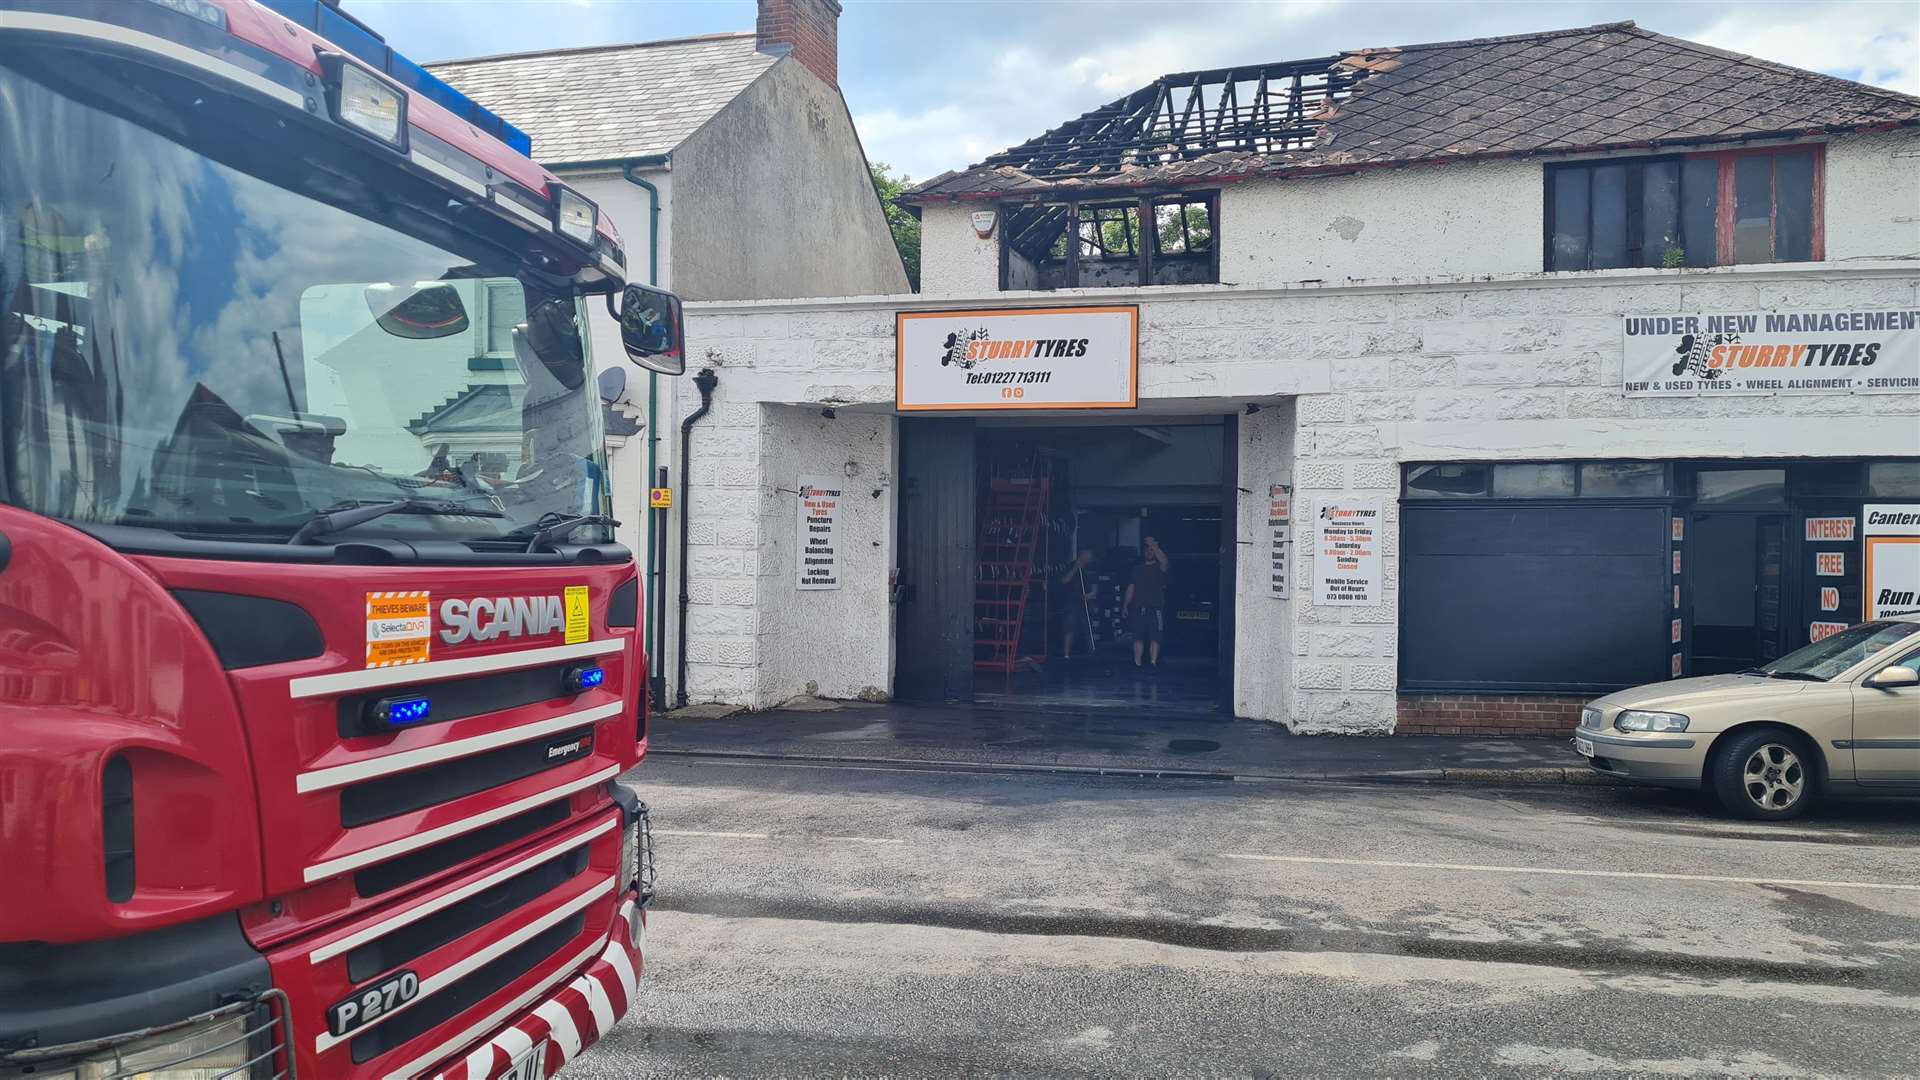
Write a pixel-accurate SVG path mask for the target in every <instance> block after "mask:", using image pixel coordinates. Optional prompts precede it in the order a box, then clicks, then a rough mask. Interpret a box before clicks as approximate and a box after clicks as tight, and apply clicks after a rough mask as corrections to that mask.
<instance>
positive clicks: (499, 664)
mask: <svg viewBox="0 0 1920 1080" xmlns="http://www.w3.org/2000/svg"><path fill="white" fill-rule="evenodd" d="M626 647H627V641H626V639H625V638H603V639H601V640H599V641H582V642H580V643H579V644H576V645H553V646H549V647H547V648H544V649H522V650H520V651H519V652H508V653H494V654H493V655H491V656H463V657H461V658H460V659H458V660H429V661H427V662H426V663H424V664H403V665H401V666H399V667H391V668H365V669H362V670H356V671H336V672H333V673H332V674H330V675H305V676H302V677H300V678H297V679H289V680H288V681H287V693H288V695H289V696H291V697H294V698H310V697H321V696H324V695H327V694H346V693H351V692H353V691H355V690H373V689H377V688H379V687H382V686H404V685H408V684H411V683H420V682H427V681H428V680H431V679H446V678H452V677H453V676H456V675H474V674H478V673H480V672H483V671H510V670H512V669H514V668H523V667H532V666H534V665H535V664H550V663H553V662H554V661H556V660H578V659H580V658H582V657H587V656H604V655H606V654H607V653H616V652H620V651H621V650H622V649H625V648H626Z"/></svg>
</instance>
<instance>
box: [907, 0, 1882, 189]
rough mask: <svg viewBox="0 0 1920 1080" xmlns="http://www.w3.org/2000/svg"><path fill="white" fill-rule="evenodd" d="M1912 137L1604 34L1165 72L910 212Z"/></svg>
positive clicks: (1756, 70)
mask: <svg viewBox="0 0 1920 1080" xmlns="http://www.w3.org/2000/svg"><path fill="white" fill-rule="evenodd" d="M1912 126H1920V98H1915V97H1913V96H1912V95H1908V94H1902V93H1899V92H1897V91H1893V90H1886V89H1882V88H1880V87H1875V86H1866V85H1863V84H1861V83H1857V82H1850V81H1848V80H1845V79H1840V78H1835V77H1834V76H1831V75H1822V74H1818V73H1816V72H1811V71H1802V70H1800V69H1798V68H1791V67H1787V66H1786V65H1784V64H1776V63H1772V62H1770V61H1766V60H1759V59H1755V58H1754V57H1751V56H1743V55H1741V54H1739V53H1730V52H1727V51H1725V50H1722V49H1715V48H1712V47H1710V46H1707V45H1702V44H1700V43H1698V42H1693V41H1686V40H1684V39H1681V38H1674V37H1667V36H1666V35H1664V34H1656V33H1654V32H1652V31H1650V30H1643V29H1641V28H1640V27H1637V26H1635V25H1634V24H1633V23H1631V22H1620V23H1603V24H1601V25H1598V26H1585V27H1575V28H1572V29H1567V30H1544V31H1538V32H1535V33H1530V34H1516V35H1512V36H1509V37H1496V38H1473V39H1469V40H1465V41H1438V42H1430V43H1426V44H1417V45H1402V46H1399V47H1396V48H1366V49H1351V50H1347V51H1344V52H1341V53H1339V54H1337V55H1334V56H1323V57H1318V58H1315V59H1312V60H1295V61H1291V62H1288V63H1279V64H1259V65H1252V66H1247V67H1236V68H1220V69H1217V70H1213V71H1197V72H1185V73H1182V74H1178V75H1168V76H1165V77H1163V78H1161V79H1158V80H1156V81H1155V82H1153V83H1152V84H1151V85H1149V86H1145V87H1142V88H1141V89H1139V90H1137V91H1135V92H1134V93H1132V94H1129V95H1127V96H1126V97H1124V98H1121V99H1120V100H1119V101H1115V102H1112V103H1110V104H1108V105H1104V106H1102V107H1100V108H1098V109H1095V110H1094V111H1092V112H1090V113H1088V114H1086V115H1085V116H1082V117H1080V118H1079V119H1077V120H1072V121H1069V122H1068V123H1066V124H1063V125H1061V126H1060V127H1058V128H1055V129H1054V130H1052V131H1049V132H1047V133H1046V134H1045V135H1042V136H1041V137H1039V138H1037V139H1034V140H1032V141H1030V142H1026V143H1022V144H1021V145H1019V146H1016V147H1014V148H1012V149H1011V150H1007V151H1004V152H1002V153H998V154H995V155H993V156H992V157H990V158H988V159H986V160H985V161H984V162H981V163H980V164H978V165H975V166H973V167H971V168H969V169H965V170H962V171H959V172H949V173H943V174H941V175H939V176H935V177H932V178H931V179H928V180H926V181H924V182H923V183H921V184H919V185H917V186H916V187H914V188H913V189H911V190H910V191H908V192H907V193H906V194H905V195H904V196H903V201H905V202H908V203H914V204H924V203H929V202H932V201H934V200H937V199H955V200H958V199H1001V200H1008V201H1015V200H1029V199H1032V200H1039V199H1053V200H1060V199H1077V198H1084V197H1101V198H1107V197H1114V196H1117V195H1119V194H1121V193H1122V192H1123V191H1124V190H1125V189H1142V188H1144V189H1149V190H1159V191H1169V190H1175V189H1180V188H1190V187H1194V186H1198V185H1210V186H1211V185H1219V184H1224V183H1231V182H1235V181H1240V180H1248V179H1254V178H1259V177H1273V178H1284V177H1294V176H1308V175H1314V174H1322V175H1324V174H1327V173H1330V172H1352V171H1355V170H1358V169H1368V168H1377V167H1394V166H1401V165H1410V164H1413V163H1416V162H1425V163H1434V162H1455V161H1472V160H1485V159H1489V158H1514V157H1531V156H1538V155H1564V154H1570V153H1588V152H1595V151H1605V150H1613V149H1627V148H1637V149H1645V148H1648V147H1663V148H1674V147H1685V146H1708V145H1714V144H1729V143H1742V142H1749V141H1753V140H1759V139H1777V138H1801V137H1806V136H1821V135H1828V134H1841V133H1848V132H1865V131H1881V130H1887V129H1891V128H1899V127H1912Z"/></svg>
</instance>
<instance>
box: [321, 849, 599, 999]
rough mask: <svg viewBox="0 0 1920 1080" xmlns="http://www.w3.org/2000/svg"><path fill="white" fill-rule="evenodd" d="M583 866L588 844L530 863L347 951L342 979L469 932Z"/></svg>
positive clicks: (369, 974)
mask: <svg viewBox="0 0 1920 1080" xmlns="http://www.w3.org/2000/svg"><path fill="white" fill-rule="evenodd" d="M586 868H587V848H586V845H584V844H583V845H581V846H580V847H578V848H575V849H574V850H572V851H568V852H563V853H561V854H559V855H556V856H554V857H553V858H551V859H548V860H547V861H546V862H543V863H541V864H540V865H538V866H534V867H531V868H529V869H527V870H525V871H522V872H521V873H519V874H516V875H514V876H513V877H510V878H508V879H507V880H505V881H503V882H501V883H500V884H498V885H495V886H493V887H492V888H490V889H486V890H484V891H482V892H479V893H475V894H474V895H472V896H470V897H468V898H466V899H465V900H462V901H460V902H459V903H457V904H454V905H453V906H452V907H449V908H446V909H444V910H441V911H438V912H435V913H434V914H432V915H429V916H427V917H426V918H424V919H420V920H419V921H417V922H413V923H409V924H408V925H406V926H403V927H401V928H400V929H398V930H395V931H394V932H392V933H390V934H386V935H384V936H382V937H380V938H378V939H376V940H374V941H370V942H368V943H367V944H365V945H362V946H360V947H359V948H357V949H354V950H353V951H352V952H349V953H348V954H347V979H348V981H350V982H353V983H356V984H357V983H363V982H366V981H367V980H368V979H371V978H373V977H374V976H375V975H378V974H380V973H381V972H383V971H391V970H392V969H394V968H397V967H399V966H400V965H402V964H405V963H407V962H408V961H410V960H413V959H415V958H417V957H420V956H424V955H426V954H427V953H430V952H432V951H433V950H435V949H437V948H439V947H440V946H442V945H445V944H447V943H448V942H450V941H455V940H457V939H459V938H462V937H465V936H466V935H468V934H471V933H473V932H474V931H475V930H478V929H480V928H481V927H483V926H485V925H487V924H488V923H491V922H494V921H495V920H498V919H500V918H502V917H504V916H506V915H508V914H511V913H512V912H514V911H517V910H519V909H520V908H521V907H524V906H525V905H527V904H529V903H532V902H533V901H534V900H536V899H538V898H539V897H542V896H545V895H546V894H547V893H550V892H552V891H553V890H554V889H556V888H558V887H560V885H562V884H564V883H565V882H567V881H570V880H572V879H573V878H576V877H578V876H579V875H580V874H581V873H582V872H584V871H585V870H586Z"/></svg>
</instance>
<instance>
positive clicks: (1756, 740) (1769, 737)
mask: <svg viewBox="0 0 1920 1080" xmlns="http://www.w3.org/2000/svg"><path fill="white" fill-rule="evenodd" d="M1813 770H1814V766H1813V762H1812V759H1811V757H1810V755H1809V752H1808V750H1807V746H1806V742H1805V740H1803V739H1801V738H1800V736H1798V735H1796V734H1794V733H1792V732H1790V731H1788V730H1786V729H1784V728H1757V729H1755V730H1753V731H1744V732H1741V733H1740V734H1738V735H1735V736H1734V737H1733V738H1731V739H1728V740H1727V741H1726V742H1724V743H1722V744H1721V745H1719V746H1716V747H1714V748H1713V760H1712V763H1711V764H1710V765H1709V766H1708V767H1707V777H1708V780H1709V781H1710V782H1711V784H1712V785H1713V791H1714V794H1715V795H1717V796H1719V798H1720V805H1721V806H1722V807H1724V808H1726V810H1727V812H1728V813H1730V814H1733V815H1735V816H1737V817H1743V818H1749V819H1751V820H1754V821H1786V820H1787V819H1789V818H1796V817H1799V816H1800V815H1801V814H1804V813H1806V812H1807V808H1808V807H1810V806H1812V805H1813V803H1814V800H1815V798H1816V795H1817V792H1816V784H1815V780H1814V772H1813Z"/></svg>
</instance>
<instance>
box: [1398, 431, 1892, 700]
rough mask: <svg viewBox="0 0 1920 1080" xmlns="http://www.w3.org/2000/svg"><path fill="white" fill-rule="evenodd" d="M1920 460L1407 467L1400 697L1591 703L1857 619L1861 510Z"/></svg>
mask: <svg viewBox="0 0 1920 1080" xmlns="http://www.w3.org/2000/svg"><path fill="white" fill-rule="evenodd" d="M1876 502H1878V503H1895V504H1904V503H1909V502H1911V503H1914V504H1920V459H1916V458H1895V459H1882V460H1859V459H1839V458H1826V459H1816V460H1797V459H1794V460H1785V459H1773V460H1725V459H1723V460H1696V461H1604V460H1603V461H1526V462H1486V461H1461V462H1435V463H1421V464H1408V465H1406V466H1404V468H1403V471H1402V476H1401V493H1400V531H1401V540H1400V559H1401V564H1400V578H1399V580H1400V588H1399V607H1400V650H1399V653H1400V689H1401V690H1403V691H1407V692H1420V693H1526V692H1535V693H1604V692H1607V691H1610V690H1616V689H1620V688H1623V687H1627V686H1634V685H1639V684H1642V683H1651V682H1658V681H1661V680H1664V679H1668V678H1674V677H1679V676H1682V675H1701V674H1713V673H1716V672H1723V671H1729V670H1737V669H1739V668H1744V667H1750V666H1753V665H1755V664H1757V663H1760V662H1764V661H1767V660H1771V659H1773V658H1775V657H1777V656H1780V655H1783V654H1784V653H1786V652H1789V651H1791V650H1792V649H1794V648H1797V647H1799V646H1800V645H1803V644H1805V643H1806V642H1808V641H1810V640H1818V639H1819V637H1820V636H1822V635H1823V634H1826V633H1831V632H1832V631H1833V630H1835V629H1837V628H1839V627H1842V626H1845V625H1847V624H1850V623H1853V622H1857V621H1859V620H1860V619H1861V618H1862V617H1864V616H1863V611H1864V606H1863V598H1864V596H1865V592H1864V589H1865V580H1864V577H1863V566H1864V559H1865V557H1866V554H1867V553H1866V551H1865V550H1864V547H1863V532H1864V528H1865V523H1864V520H1863V518H1862V514H1863V511H1864V508H1865V506H1866V505H1867V504H1872V503H1876Z"/></svg>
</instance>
